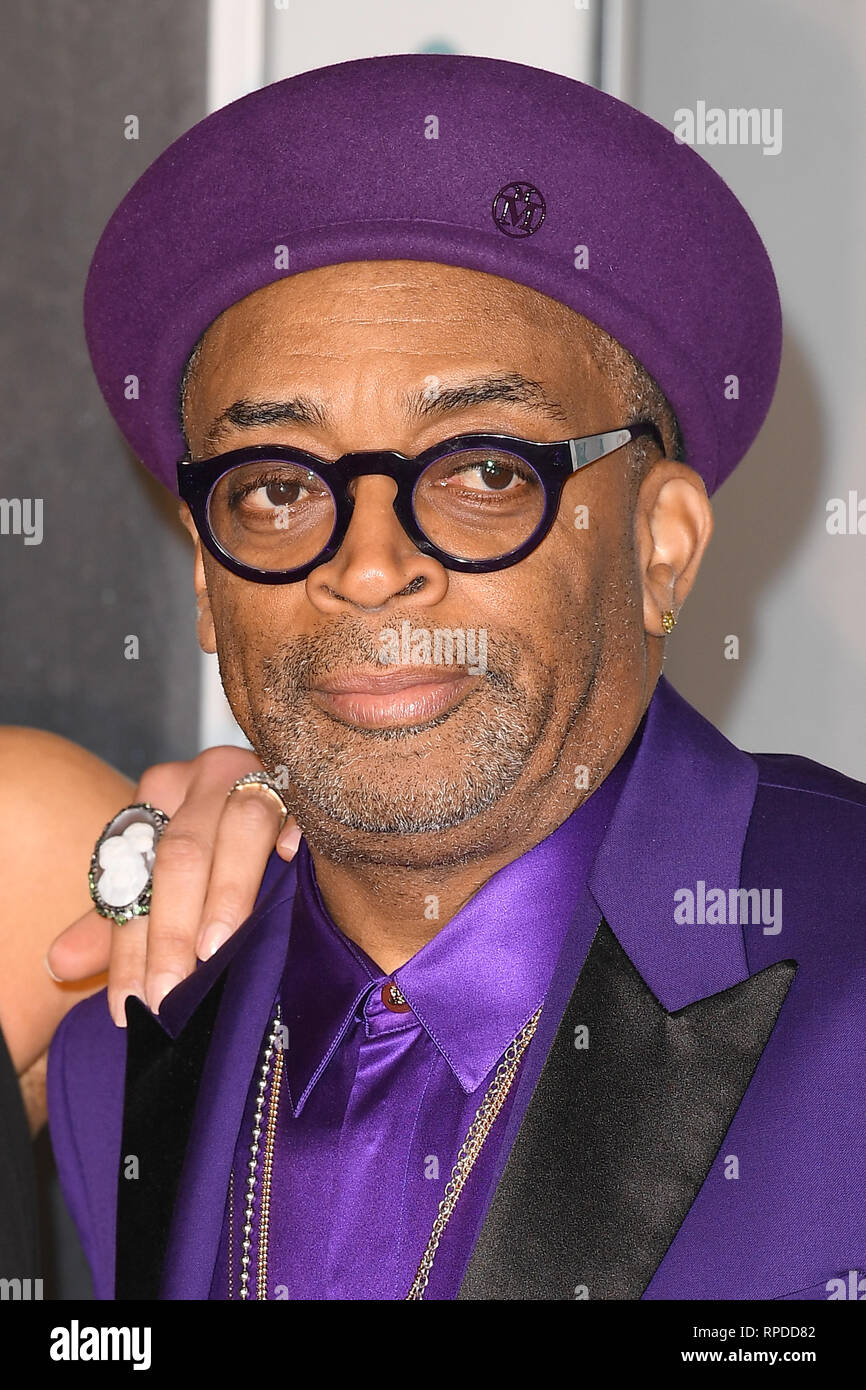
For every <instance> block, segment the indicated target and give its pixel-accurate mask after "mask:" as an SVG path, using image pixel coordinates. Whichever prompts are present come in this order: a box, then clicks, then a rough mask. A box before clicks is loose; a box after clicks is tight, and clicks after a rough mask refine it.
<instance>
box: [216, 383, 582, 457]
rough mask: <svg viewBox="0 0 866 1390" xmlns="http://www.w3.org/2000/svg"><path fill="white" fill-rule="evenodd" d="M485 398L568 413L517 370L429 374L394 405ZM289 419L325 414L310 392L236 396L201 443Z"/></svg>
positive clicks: (439, 409) (319, 424)
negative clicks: (446, 381)
mask: <svg viewBox="0 0 866 1390" xmlns="http://www.w3.org/2000/svg"><path fill="white" fill-rule="evenodd" d="M489 402H494V403H496V402H502V403H506V404H517V405H528V406H531V407H533V408H534V409H537V410H539V411H540V412H541V413H542V414H543V415H546V416H547V417H548V419H551V420H557V421H559V422H561V423H562V424H567V423H568V415H567V414H566V412H565V411H564V410H563V408H562V406H561V405H560V404H559V403H558V402H557V401H554V400H552V399H551V398H550V397H549V396H548V394H547V392H546V391H545V390H544V387H543V386H542V385H541V382H539V381H532V380H531V379H530V378H529V377H525V376H522V375H521V373H520V372H504V373H494V374H492V375H487V376H480V377H473V378H471V379H470V380H468V381H461V382H458V383H457V384H456V385H454V386H442V385H439V384H438V382H436V380H435V378H434V379H433V382H432V384H429V385H427V386H425V387H423V388H419V389H418V390H415V391H406V392H404V393H403V394H402V395H401V396H400V397H399V404H400V405H401V406H402V408H403V410H404V412H405V414H406V416H407V417H408V418H409V419H410V420H420V419H426V418H427V417H429V416H431V415H444V414H446V413H447V412H448V411H452V410H464V409H466V408H467V407H468V406H471V405H486V404H488V403H489ZM290 422H291V423H294V424H301V425H313V426H315V427H316V428H318V429H323V430H324V429H327V428H328V425H329V415H328V412H327V410H326V408H325V407H324V406H323V405H322V404H321V402H320V401H317V400H314V399H313V398H312V397H311V396H290V397H286V398H285V399H284V400H279V401H252V400H244V399H241V400H237V401H234V402H233V403H232V404H231V405H230V406H228V407H227V408H226V409H225V410H223V411H222V412H221V413H220V414H219V415H218V416H217V417H216V419H215V420H214V421H213V423H212V424H211V425H210V427H209V429H208V430H207V433H206V434H205V436H204V443H205V447H206V448H207V449H208V450H212V449H215V448H216V447H217V445H218V444H219V443H220V442H221V440H223V439H224V438H225V436H226V434H227V433H228V431H229V428H230V427H231V426H234V428H235V429H241V430H244V429H256V428H259V427H261V426H263V425H282V424H287V423H290Z"/></svg>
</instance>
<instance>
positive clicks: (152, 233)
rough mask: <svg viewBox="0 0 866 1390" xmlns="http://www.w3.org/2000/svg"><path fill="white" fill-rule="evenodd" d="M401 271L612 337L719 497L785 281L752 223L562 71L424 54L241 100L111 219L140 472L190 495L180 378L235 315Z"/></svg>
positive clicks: (98, 316) (763, 369)
mask: <svg viewBox="0 0 866 1390" xmlns="http://www.w3.org/2000/svg"><path fill="white" fill-rule="evenodd" d="M280 248H285V249H284V250H281V249H280ZM581 248H585V250H581ZM386 259H387V260H390V259H400V260H404V259H408V260H421V261H439V262H443V263H445V264H447V265H454V266H464V267H467V268H468V269H473V270H480V271H487V272H489V273H490V274H493V275H499V276H503V277H505V278H506V279H510V280H514V281H518V282H519V283H520V284H523V285H528V286H529V287H530V288H531V289H534V290H538V291H540V292H541V293H542V294H545V295H548V296H549V297H550V298H551V299H556V300H559V301H560V302H561V303H563V304H565V305H568V306H569V307H570V308H572V309H575V310H577V311H578V312H579V313H581V314H583V315H585V316H586V317H587V318H589V319H591V320H593V321H594V322H595V323H596V324H598V325H600V326H601V327H602V328H604V329H605V330H606V331H607V332H608V333H610V334H611V335H612V336H613V337H614V338H616V339H618V341H619V342H620V343H622V344H623V346H624V347H626V348H628V349H629V351H630V352H632V353H633V354H634V356H635V357H636V358H637V359H638V360H639V361H640V362H641V363H642V364H643V366H644V367H645V368H646V369H647V371H649V372H650V373H651V374H652V376H653V377H655V379H656V381H657V382H658V383H659V385H660V386H661V388H662V390H663V391H664V392H665V394H666V395H667V397H668V399H669V401H670V402H671V405H672V406H673V408H674V410H675V411H676V414H677V417H678V419H679V422H680V427H681V430H682V434H683V440H684V445H685V457H686V461H687V462H688V463H689V464H690V465H691V466H692V467H693V468H695V469H696V470H697V471H698V472H699V473H700V474H701V475H702V477H703V478H704V480H705V482H706V485H707V489H708V491H710V492H713V491H714V490H715V489H716V488H717V487H718V486H719V484H720V483H721V482H722V481H723V480H724V479H725V478H726V477H727V476H728V474H729V473H730V472H731V470H732V469H733V468H734V467H735V465H736V464H737V463H738V462H739V460H740V459H741V458H742V457H743V455H744V453H745V452H746V450H747V449H748V447H749V445H750V444H751V442H752V440H753V439H754V437H755V435H756V433H757V431H758V429H759V428H760V425H761V423H762V421H763V419H764V416H765V415H766V413H767V410H768V408H769V404H770V400H771V398H772V394H773V389H774V387H775V383H776V377H777V374H778V368H779V358H780V353H781V311H780V305H779V296H778V291H777V288H776V281H775V278H774V275H773V270H772V267H771V265H770V261H769V258H768V256H767V253H766V250H765V248H764V245H763V243H762V241H761V238H760V237H759V235H758V233H757V231H756V230H755V227H754V225H753V223H752V222H751V220H750V218H749V216H748V214H747V213H746V211H745V209H744V208H743V207H742V205H741V204H740V203H739V202H738V200H737V199H736V198H735V197H734V195H733V193H732V192H731V191H730V189H729V188H728V187H727V185H726V184H725V183H724V182H723V181H722V180H721V179H720V178H719V177H718V175H717V174H715V173H714V172H713V170H712V169H711V168H710V166H709V165H708V164H707V163H706V162H705V161H704V160H703V159H701V157H700V156H699V155H698V154H696V153H695V151H694V150H693V149H692V148H691V147H690V146H688V145H685V144H680V143H678V142H677V140H676V139H675V138H674V136H673V134H672V133H671V132H670V131H668V130H666V129H665V128H664V126H661V125H659V124H658V123H657V122H656V121H653V120H651V119H650V118H649V117H648V116H645V115H643V114H642V113H641V112H639V111H636V110H634V109H633V108H632V107H630V106H628V105H626V104H625V103H624V102H621V101H617V100H615V99H614V98H613V97H610V96H607V95H606V94H605V93H603V92H600V91H598V90H597V89H596V88H594V87H590V86H587V85H586V84H584V83H582V82H575V81H573V80H572V79H570V78H567V77H561V76H558V75H556V74H554V73H550V72H544V71H542V70H540V69H538V68H532V67H527V66H525V65H524V64H522V63H507V62H501V61H499V60H496V59H492V58H475V57H466V56H458V55H453V54H439V53H408V54H397V55H393V56H388V57H378V58H362V59H359V60H357V61H354V62H348V63H337V64H334V65H333V66H330V67H325V68H318V69H316V70H315V71H312V72H305V73H301V74H300V75H299V76H297V77H292V78H288V79H287V80H285V81H282V82H275V83H273V84H272V85H270V86H267V87H263V88H261V89H260V90H259V91H256V92H253V93H251V94H250V95H249V96H245V97H243V98H241V100H239V101H235V102H232V103H231V104H230V105H229V106H225V107H223V108H222V109H221V110H219V111H216V112H214V114H213V115H211V116H208V117H207V118H206V119H205V120H203V121H200V122H199V124H198V125H196V126H194V127H193V128H192V129H191V130H190V131H188V132H187V133H186V134H185V135H183V136H181V138H180V139H179V140H176V141H175V142H174V144H173V145H171V146H169V148H168V149H167V150H166V151H165V152H164V153H163V154H162V155H160V157H159V158H158V159H157V160H155V161H154V163H153V164H152V165H151V166H150V168H149V169H147V170H146V172H145V173H144V174H143V175H142V176H141V178H140V179H139V180H138V181H137V183H136V184H135V185H134V186H133V188H132V189H131V190H130V192H129V193H128V194H127V195H126V197H125V198H124V199H123V201H122V202H121V204H120V206H119V207H118V208H117V210H116V212H115V213H114V215H113V216H112V218H111V220H110V221H109V223H108V226H107V227H106V229H105V231H104V232H103V234H102V237H101V238H100V241H99V244H98V246H97V248H96V252H95V254H94V257H93V261H92V264H91V267H90V273H89V276H88V280H87V287H86V290H85V299H84V310H85V331H86V334H87V343H88V347H89V349H90V355H91V358H92V361H93V366H94V370H95V372H96V376H97V379H98V381H99V385H100V388H101V390H102V393H103V395H104V396H105V399H106V401H107V402H108V406H109V408H110V410H111V412H112V414H113V415H114V418H115V420H116V421H117V423H118V424H119V426H120V428H121V430H122V431H123V433H124V435H125V436H126V438H127V440H128V441H129V443H130V445H131V446H132V448H133V450H134V451H135V453H136V454H137V455H138V457H139V458H140V459H141V460H142V462H143V463H144V464H146V466H147V467H148V468H149V469H150V470H151V471H152V472H153V473H155V474H156V476H157V477H158V478H160V479H161V480H162V482H164V483H165V484H166V485H167V486H168V487H170V488H172V489H176V478H175V466H176V464H177V461H178V460H179V459H180V458H181V456H182V455H183V453H184V448H185V446H184V439H183V434H182V432H181V428H180V418H179V410H178V395H179V386H180V380H181V375H182V372H183V368H184V365H185V363H186V360H187V357H188V356H189V353H190V352H191V350H192V348H193V346H194V345H195V343H196V341H197V340H198V338H199V337H200V335H201V334H202V332H203V331H204V329H205V328H207V326H208V325H209V324H210V323H212V322H213V320H214V319H215V318H216V317H217V316H218V315H219V314H220V313H221V312H222V311H223V310H224V309H226V308H228V306H229V305H231V304H233V303H235V302H236V301H237V300H239V299H243V298H244V297H245V296H246V295H248V294H251V293H252V292H253V291H254V290H257V289H260V288H262V286H264V285H267V284H270V283H271V282H273V281H274V280H278V279H280V278H282V277H283V276H285V275H289V274H296V273H298V272H300V271H304V270H311V269H313V268H314V267H317V266H323V265H333V264H336V263H338V262H341V261H357V260H386ZM131 378H135V384H134V385H133V386H132V388H131V385H130V380H131ZM613 423H619V422H613ZM388 443H389V441H388V440H384V441H383V447H384V446H386V445H387V444H388Z"/></svg>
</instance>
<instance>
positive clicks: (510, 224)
mask: <svg viewBox="0 0 866 1390" xmlns="http://www.w3.org/2000/svg"><path fill="white" fill-rule="evenodd" d="M491 211H492V213H493V221H494V222H495V223H496V225H497V227H498V228H499V230H500V232H504V233H505V235H506V236H515V237H526V236H532V233H533V232H537V231H538V229H539V227H540V226H541V224H542V222H543V221H544V214H545V212H546V211H547V207H546V204H545V201H544V198H543V197H542V196H541V194H540V193H539V191H538V189H537V188H536V187H535V185H534V184H531V183H523V182H520V183H507V184H506V185H505V187H504V188H500V190H499V192H498V193H497V195H496V197H495V198H494V199H493V207H492V209H491Z"/></svg>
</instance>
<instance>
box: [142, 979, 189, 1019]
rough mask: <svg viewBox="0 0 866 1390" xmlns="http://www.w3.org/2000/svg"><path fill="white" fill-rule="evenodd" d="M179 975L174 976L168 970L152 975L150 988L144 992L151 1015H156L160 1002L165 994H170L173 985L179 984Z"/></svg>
mask: <svg viewBox="0 0 866 1390" xmlns="http://www.w3.org/2000/svg"><path fill="white" fill-rule="evenodd" d="M180 978H181V977H180V975H174V974H172V973H171V972H170V971H168V970H163V971H162V973H161V974H159V975H154V977H153V979H152V980H151V982H150V987H149V988H148V989H146V990H145V994H146V995H147V1007H148V1008H149V1009H150V1011H151V1013H153V1014H158V1013H159V1010H160V1008H161V1006H162V1001H163V999H164V998H165V996H166V995H167V994H170V993H171V991H172V990H173V989H174V987H175V985H179V984H180Z"/></svg>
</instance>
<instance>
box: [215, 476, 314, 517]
mask: <svg viewBox="0 0 866 1390" xmlns="http://www.w3.org/2000/svg"><path fill="white" fill-rule="evenodd" d="M315 481H316V480H315V475H314V474H312V473H310V474H308V475H305V476H303V477H297V476H294V477H293V476H289V477H286V476H285V475H276V476H274V475H270V476H264V477H259V478H253V479H247V480H246V481H245V482H243V483H242V484H241V485H240V486H238V487H237V488H235V489H233V491H232V494H231V497H230V506H231V508H232V510H233V511H235V510H237V509H238V508H243V509H244V510H245V511H247V512H270V511H273V510H274V508H277V509H279V508H283V507H292V506H295V505H296V504H298V503H299V502H303V501H305V500H306V499H307V498H309V497H310V496H312V495H313V494H314V493H316V492H317V491H318V489H317V488H316V487H315Z"/></svg>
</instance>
